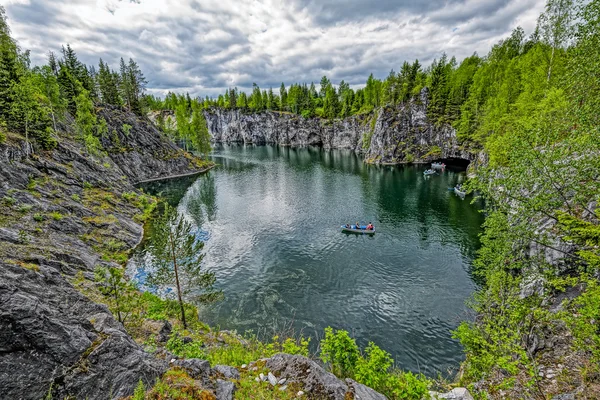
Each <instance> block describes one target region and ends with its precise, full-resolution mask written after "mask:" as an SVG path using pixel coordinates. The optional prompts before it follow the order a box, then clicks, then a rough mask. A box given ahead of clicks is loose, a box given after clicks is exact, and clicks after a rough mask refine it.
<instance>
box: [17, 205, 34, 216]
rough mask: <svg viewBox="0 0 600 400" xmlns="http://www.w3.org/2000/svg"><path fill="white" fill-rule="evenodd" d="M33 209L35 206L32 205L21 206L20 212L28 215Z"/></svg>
mask: <svg viewBox="0 0 600 400" xmlns="http://www.w3.org/2000/svg"><path fill="white" fill-rule="evenodd" d="M32 209H33V206H32V205H31V204H21V206H20V207H19V212H21V213H23V214H26V213H28V212H29V211H31V210H32Z"/></svg>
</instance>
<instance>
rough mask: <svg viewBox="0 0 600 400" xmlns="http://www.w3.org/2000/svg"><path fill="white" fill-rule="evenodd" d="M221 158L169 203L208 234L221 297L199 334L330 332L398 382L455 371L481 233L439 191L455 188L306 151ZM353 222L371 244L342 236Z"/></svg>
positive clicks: (209, 260)
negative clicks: (386, 361) (211, 328)
mask: <svg viewBox="0 0 600 400" xmlns="http://www.w3.org/2000/svg"><path fill="white" fill-rule="evenodd" d="M216 156H217V157H218V159H217V162H218V163H219V164H220V166H219V167H217V168H215V169H214V170H212V171H211V172H210V174H208V175H205V176H201V177H199V178H198V179H197V181H195V182H194V183H193V184H192V185H191V186H190V187H189V188H187V189H185V191H184V193H185V194H183V195H182V196H183V197H180V198H179V199H178V200H177V201H178V202H179V209H180V211H182V212H184V213H185V214H186V215H188V216H189V219H190V220H191V221H193V222H194V223H196V224H197V225H198V226H199V227H200V228H201V230H202V231H203V232H207V233H208V236H207V237H208V240H207V241H206V245H205V252H206V255H205V259H204V264H205V266H206V267H207V268H209V269H211V270H212V271H214V272H215V273H216V275H217V282H218V285H219V287H220V288H222V289H223V291H224V293H225V296H226V298H225V300H224V301H223V302H221V303H219V304H216V305H214V306H210V307H203V308H202V318H203V319H204V320H205V321H206V322H208V323H210V324H213V325H219V326H221V327H222V328H226V329H237V330H239V331H241V332H243V331H245V330H246V329H253V330H254V331H255V332H257V331H261V332H263V333H266V332H267V331H268V332H269V333H271V331H270V328H271V327H273V326H282V325H284V324H290V321H291V324H292V325H293V326H294V327H295V328H296V329H299V330H300V329H303V330H304V332H305V333H307V334H310V335H315V336H318V337H322V331H323V329H324V328H325V327H327V326H333V327H335V328H342V329H347V330H348V331H350V332H351V333H352V334H353V335H355V337H356V338H357V340H358V342H359V343H360V344H361V345H363V346H364V345H366V344H367V342H368V341H374V342H375V343H377V344H378V345H380V346H381V347H382V348H384V349H385V350H387V351H389V352H390V353H391V354H392V356H393V357H394V358H395V359H396V362H397V364H398V365H399V366H401V367H403V368H406V369H410V370H413V371H423V372H427V373H429V374H434V372H435V371H436V370H441V371H445V370H446V369H447V368H451V367H453V366H456V365H457V364H458V363H459V361H460V360H461V351H460V347H459V346H458V344H457V343H456V342H455V341H454V340H453V339H452V338H451V335H450V331H451V330H453V329H455V328H456V327H457V325H458V323H459V321H460V319H461V318H464V315H465V306H464V301H465V299H466V298H467V297H469V296H470V295H471V294H472V292H473V290H474V289H475V285H474V283H473V282H472V280H471V277H470V275H469V270H470V263H471V259H472V257H473V254H474V252H475V250H476V249H477V246H478V241H477V235H478V234H479V229H480V228H479V226H480V224H481V222H482V216H481V214H480V213H479V212H478V210H477V208H476V207H475V206H473V205H471V204H470V203H469V202H468V201H462V200H460V199H458V198H456V197H455V196H451V194H450V193H449V192H448V190H447V188H448V187H452V186H454V184H456V182H458V180H459V179H462V178H461V177H460V175H459V174H456V173H454V172H445V173H443V174H441V175H439V176H435V177H432V178H430V179H427V180H425V179H424V178H423V176H422V168H420V167H392V168H376V167H372V166H368V165H364V164H363V163H362V161H361V160H360V159H358V158H357V157H356V156H355V155H354V154H353V153H351V152H324V151H320V150H315V149H285V148H277V147H268V146H265V147H252V146H224V147H217V150H216ZM188 184H189V183H188ZM173 185H174V187H173V190H177V193H180V192H182V189H181V188H178V187H177V184H176V183H173ZM161 190H164V188H161ZM356 220H360V221H361V222H373V223H374V224H375V225H376V228H377V233H376V234H375V235H374V236H366V235H349V234H344V233H342V232H340V229H339V226H340V225H341V224H344V223H354V222H355V221H356ZM313 344H316V343H315V341H313Z"/></svg>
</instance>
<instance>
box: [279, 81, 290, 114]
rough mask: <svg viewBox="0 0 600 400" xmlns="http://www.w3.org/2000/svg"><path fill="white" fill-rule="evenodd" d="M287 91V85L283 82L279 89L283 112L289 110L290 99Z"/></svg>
mask: <svg viewBox="0 0 600 400" xmlns="http://www.w3.org/2000/svg"><path fill="white" fill-rule="evenodd" d="M287 96H288V95H287V91H286V90H285V85H284V84H283V82H282V83H281V87H280V88H279V98H280V99H281V111H287V110H288V99H287Z"/></svg>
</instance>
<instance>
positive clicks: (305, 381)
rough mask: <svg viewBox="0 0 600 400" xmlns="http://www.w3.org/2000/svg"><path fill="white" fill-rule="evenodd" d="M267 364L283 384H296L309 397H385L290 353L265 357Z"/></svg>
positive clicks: (372, 399) (378, 399)
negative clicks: (283, 381)
mask: <svg viewBox="0 0 600 400" xmlns="http://www.w3.org/2000/svg"><path fill="white" fill-rule="evenodd" d="M265 362H266V367H267V368H269V370H271V372H272V373H273V374H274V375H275V376H276V377H277V379H285V383H286V384H289V383H294V382H296V383H299V384H300V385H301V386H302V387H303V388H304V389H303V392H304V393H306V394H307V395H308V396H309V398H318V399H331V400H345V399H348V398H351V399H357V400H358V399H361V400H385V399H386V397H385V396H384V395H382V394H380V393H377V392H376V391H374V390H373V389H371V388H369V387H367V386H365V385H362V384H360V383H357V382H355V381H353V380H351V379H347V380H346V381H342V380H340V379H338V378H337V377H336V376H335V375H333V374H332V373H330V372H327V371H325V370H324V369H323V368H322V367H321V366H320V365H319V364H317V363H316V362H314V361H313V360H311V359H309V358H306V357H302V356H297V355H296V356H293V355H290V354H276V355H274V356H273V357H271V358H267V359H266V360H265Z"/></svg>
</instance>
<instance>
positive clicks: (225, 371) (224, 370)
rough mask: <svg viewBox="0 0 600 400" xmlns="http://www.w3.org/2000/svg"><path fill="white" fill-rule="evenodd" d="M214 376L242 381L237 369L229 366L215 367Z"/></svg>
mask: <svg viewBox="0 0 600 400" xmlns="http://www.w3.org/2000/svg"><path fill="white" fill-rule="evenodd" d="M212 374H213V375H215V374H218V375H221V376H223V377H225V378H227V379H240V372H239V371H238V370H237V368H234V367H230V366H228V365H215V367H214V368H213V369H212Z"/></svg>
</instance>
